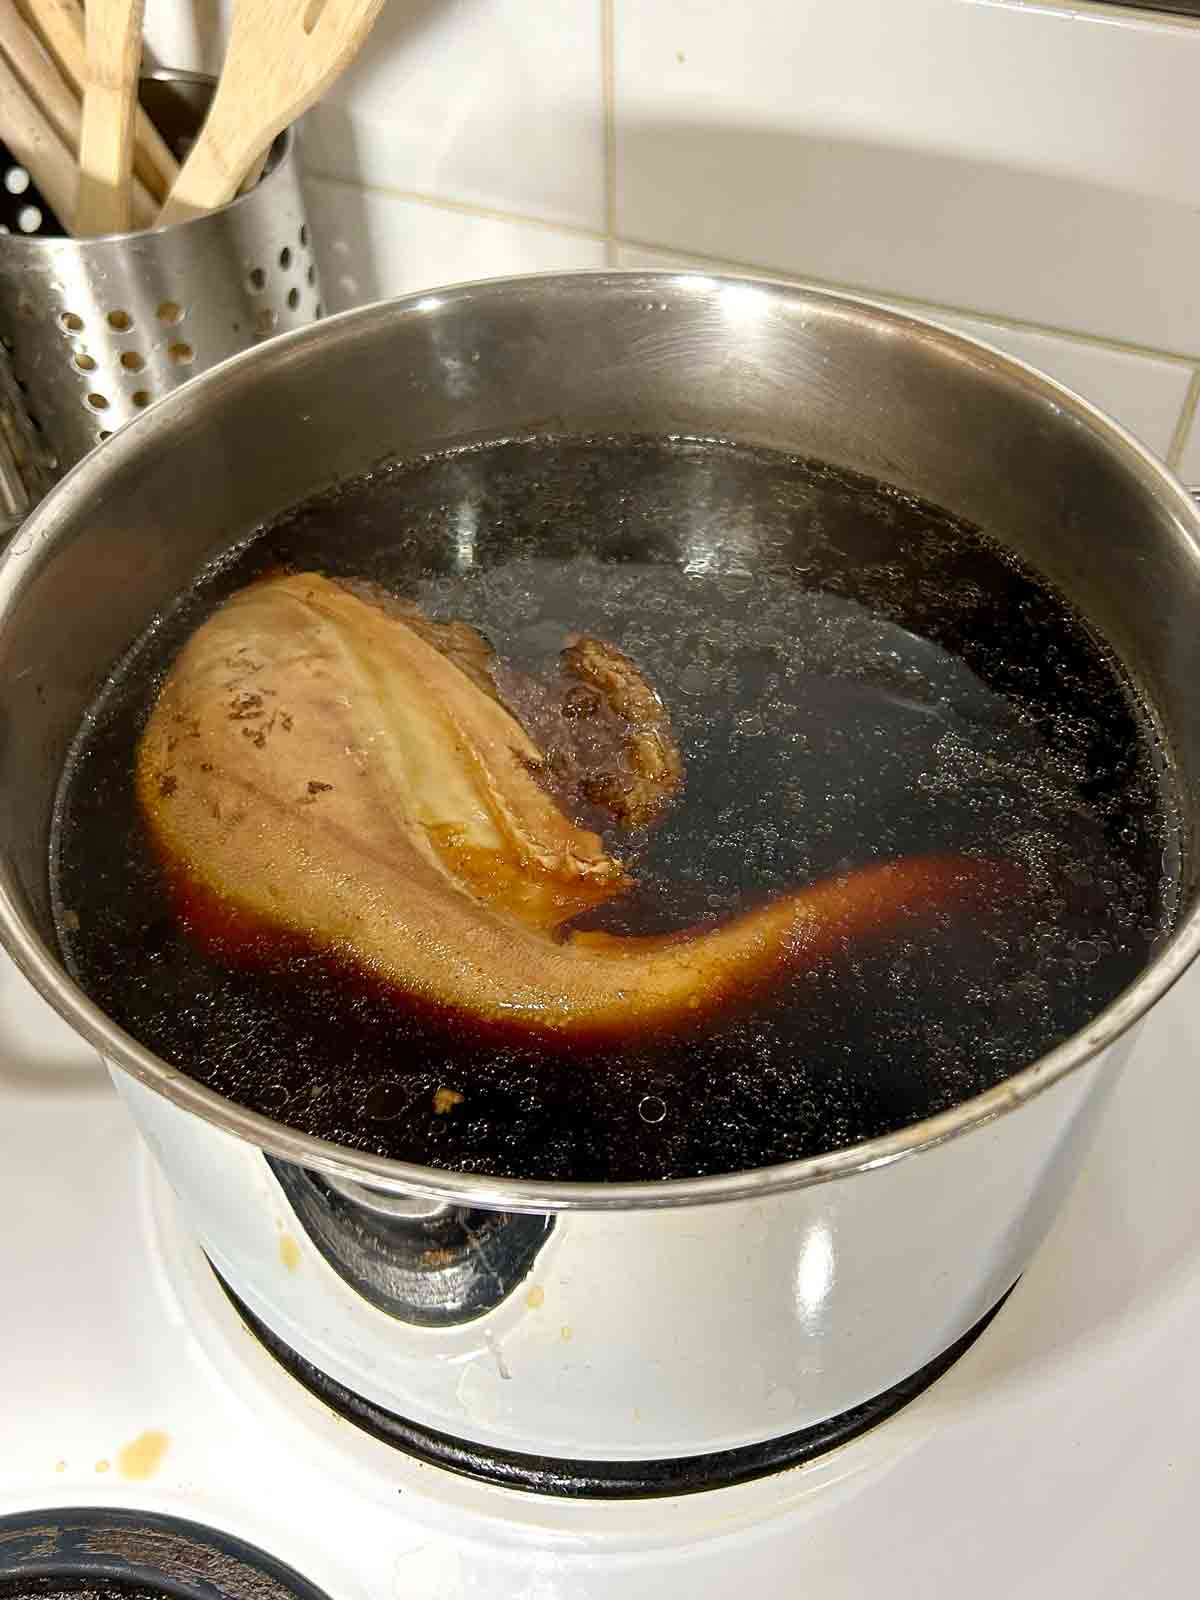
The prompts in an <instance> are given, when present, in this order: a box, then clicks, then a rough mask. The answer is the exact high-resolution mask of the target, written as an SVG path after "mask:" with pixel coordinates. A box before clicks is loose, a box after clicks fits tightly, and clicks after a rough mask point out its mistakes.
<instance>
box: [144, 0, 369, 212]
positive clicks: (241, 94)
mask: <svg viewBox="0 0 1200 1600" xmlns="http://www.w3.org/2000/svg"><path fill="white" fill-rule="evenodd" d="M382 4H383V0H237V4H236V5H235V6H234V9H233V22H232V26H231V29H230V35H229V44H228V46H227V48H226V52H225V64H224V67H223V68H222V70H221V78H220V82H219V83H218V85H217V92H216V94H215V95H214V96H213V103H212V106H211V108H210V110H209V113H208V118H207V120H206V121H205V124H204V128H203V129H202V131H201V134H200V137H199V138H198V139H197V141H196V144H195V146H194V148H193V149H192V152H191V154H190V155H189V156H188V158H187V160H186V162H185V163H184V166H183V170H182V171H181V172H180V174H179V177H178V178H177V179H176V181H175V183H174V184H173V185H172V188H171V192H170V194H169V195H168V196H167V202H166V204H165V205H164V206H163V209H162V213H161V215H160V216H159V222H160V224H161V223H167V222H182V221H184V220H185V219H186V218H187V217H195V216H199V215H201V214H202V213H203V212H205V211H212V210H213V209H215V207H217V206H222V205H224V204H225V203H226V201H228V200H232V199H233V197H234V195H235V194H236V193H237V192H238V189H239V187H240V186H241V184H242V182H243V180H244V179H245V177H246V175H247V173H248V172H249V171H250V169H251V167H252V166H253V164H254V162H255V161H256V160H257V159H258V158H259V156H261V154H262V152H263V151H264V150H266V149H267V148H268V147H269V146H270V143H271V141H272V139H274V138H275V136H276V135H277V134H278V133H279V131H280V130H281V129H282V128H286V127H287V126H288V125H289V123H292V122H294V121H295V120H296V119H297V118H298V117H300V116H302V115H303V113H304V112H305V111H307V110H308V108H309V106H311V105H312V104H313V102H314V101H315V100H317V99H318V98H319V97H320V96H321V95H322V94H323V93H324V91H325V90H326V89H327V88H328V86H329V85H330V84H331V83H332V82H333V80H334V79H335V78H336V77H337V76H338V74H339V73H340V72H341V71H342V69H343V68H344V67H345V66H346V65H347V64H348V63H349V62H350V60H351V59H352V58H353V56H354V55H355V54H356V53H357V51H358V49H359V46H360V45H361V44H362V42H363V40H364V39H365V38H366V36H367V34H368V33H369V32H370V31H371V25H372V23H373V22H374V21H375V18H376V16H377V15H378V14H379V10H380V8H381V6H382Z"/></svg>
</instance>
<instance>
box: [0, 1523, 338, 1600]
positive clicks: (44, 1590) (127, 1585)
mask: <svg viewBox="0 0 1200 1600" xmlns="http://www.w3.org/2000/svg"><path fill="white" fill-rule="evenodd" d="M0 1600H327V1596H326V1595H324V1594H323V1593H322V1591H321V1590H320V1589H317V1588H315V1587H314V1585H313V1584H311V1583H309V1582H308V1580H307V1579H306V1578H302V1577H301V1576H300V1574H299V1573H298V1572H296V1571H294V1570H293V1569H292V1568H291V1567H289V1566H285V1565H284V1563H283V1562H282V1561H277V1560H276V1559H275V1557H274V1556H270V1555H268V1554H267V1553H266V1551H265V1550H259V1549H258V1548H257V1547H256V1546H254V1545H251V1544H247V1543H246V1542H245V1541H244V1540H242V1539H238V1538H236V1537H235V1536H234V1535H233V1534H229V1533H222V1532H221V1531H219V1530H218V1529H216V1528H208V1527H204V1526H202V1525H201V1524H200V1523H198V1522H187V1521H184V1520H183V1518H181V1517H165V1516H160V1515H158V1514H157V1513H153V1512H146V1511H120V1510H107V1509H102V1508H97V1507H90V1506H85V1507H79V1508H75V1509H71V1510H65V1511H64V1510H57V1509H56V1510H52V1511H25V1512H22V1513H20V1514H19V1515H17V1516H9V1517H0Z"/></svg>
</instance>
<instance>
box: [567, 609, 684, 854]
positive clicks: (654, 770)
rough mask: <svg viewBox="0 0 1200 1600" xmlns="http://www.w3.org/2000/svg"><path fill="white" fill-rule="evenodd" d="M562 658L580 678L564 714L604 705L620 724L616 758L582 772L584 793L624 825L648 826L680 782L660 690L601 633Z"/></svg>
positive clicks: (594, 711)
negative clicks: (591, 769)
mask: <svg viewBox="0 0 1200 1600" xmlns="http://www.w3.org/2000/svg"><path fill="white" fill-rule="evenodd" d="M561 661H562V665H563V668H564V670H565V671H566V672H567V673H569V674H570V675H571V676H572V677H575V678H577V679H578V680H579V683H578V684H577V685H576V686H575V687H574V688H571V689H569V690H568V691H567V693H566V695H565V696H564V697H563V705H562V709H563V714H564V715H565V716H566V717H567V718H568V719H569V720H570V721H572V722H574V723H576V724H579V723H583V722H588V723H590V722H591V721H592V720H593V719H594V718H596V717H597V716H599V715H600V714H601V713H602V712H604V711H607V712H608V713H609V715H610V716H611V717H614V718H617V719H618V720H619V722H620V725H621V731H620V750H619V759H617V760H610V761H609V762H607V763H606V764H602V765H600V766H599V767H598V768H597V769H596V770H594V771H591V772H585V773H584V774H583V776H582V780H581V787H582V790H583V793H584V795H585V796H586V797H587V799H588V800H590V801H591V803H592V804H593V805H598V806H603V808H604V809H605V810H606V811H608V812H609V813H611V815H612V816H613V817H615V818H616V820H617V821H618V822H620V823H622V824H623V825H624V826H625V827H628V828H645V827H648V826H649V825H650V824H651V823H652V822H656V821H657V820H658V818H659V817H660V816H661V815H662V812H663V810H664V809H665V808H666V806H667V804H668V803H669V801H670V799H671V797H672V795H674V794H677V793H678V791H679V789H680V786H681V785H682V783H683V758H682V756H681V755H680V754H679V746H678V745H677V744H676V743H675V736H674V734H673V733H672V732H671V724H670V722H669V720H668V718H667V713H666V710H665V708H664V706H663V703H662V701H661V699H660V698H659V696H658V692H657V691H656V690H655V689H653V688H652V687H651V685H650V684H648V683H647V682H646V680H645V678H643V677H642V675H641V673H640V672H639V671H638V669H637V668H636V667H635V666H634V664H633V662H632V661H630V659H629V657H628V656H626V655H623V654H622V652H621V651H620V650H618V649H617V648H616V646H615V645H611V644H605V642H604V641H603V640H602V639H593V638H590V637H585V638H582V639H576V640H575V641H574V643H572V644H570V645H568V646H567V648H566V649H565V650H564V651H563V652H562V656H561Z"/></svg>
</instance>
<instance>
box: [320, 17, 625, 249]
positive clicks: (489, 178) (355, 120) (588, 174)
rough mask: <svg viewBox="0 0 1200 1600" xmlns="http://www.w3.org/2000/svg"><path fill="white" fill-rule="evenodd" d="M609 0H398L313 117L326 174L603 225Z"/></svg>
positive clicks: (580, 224) (581, 224) (574, 222)
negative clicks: (604, 18) (604, 20)
mask: <svg viewBox="0 0 1200 1600" xmlns="http://www.w3.org/2000/svg"><path fill="white" fill-rule="evenodd" d="M601 39H602V30H601V5H600V0H389V4H388V5H387V6H386V7H385V8H384V10H383V11H382V13H381V14H380V17H379V20H378V22H377V23H376V24H375V28H374V31H373V33H372V35H371V38H370V41H369V42H368V45H367V48H366V49H365V51H364V52H363V54H362V55H361V56H360V57H359V59H358V60H357V61H356V62H355V63H354V64H353V65H352V66H351V68H350V69H349V71H348V72H346V74H345V75H344V76H343V77H342V78H341V79H340V80H339V81H338V83H337V84H336V85H335V86H334V88H333V90H332V91H331V92H330V93H329V94H328V95H327V96H326V97H325V99H324V101H323V102H322V103H321V104H320V106H318V107H317V109H316V110H315V111H314V112H312V113H311V114H310V116H309V118H308V120H307V123H306V127H305V159H306V161H307V163H308V166H309V168H310V170H312V171H314V172H318V173H321V174H322V175H323V176H326V177H334V178H343V179H346V180H349V181H351V182H359V183H365V184H371V185H376V186H378V187H380V188H386V189H392V190H401V191H407V192H409V193H415V194H425V195H433V196H437V197H438V198H441V199H449V200H455V201H460V202H463V203H466V204H470V205H475V206H482V207H486V208H490V209H492V210H499V211H508V212H520V213H522V214H524V215H526V216H530V217H540V218H544V219H546V220H549V221H552V222H558V223H566V224H568V225H571V226H575V227H580V228H594V229H602V228H603V227H604V215H605V210H604V207H605V200H604V195H605V189H604V98H603V62H602V52H601Z"/></svg>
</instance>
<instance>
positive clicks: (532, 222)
mask: <svg viewBox="0 0 1200 1600" xmlns="http://www.w3.org/2000/svg"><path fill="white" fill-rule="evenodd" d="M304 176H305V177H306V178H309V179H311V180H312V181H313V182H314V183H328V184H332V185H334V186H336V187H337V188H339V189H353V190H354V191H355V192H356V193H360V194H378V195H382V196H383V197H384V198H385V199H387V200H402V201H405V202H406V203H408V204H410V205H418V206H429V207H431V209H432V210H434V211H452V212H454V213H455V215H456V216H464V217H479V218H481V219H482V220H483V221H484V222H509V223H516V224H519V225H520V226H521V227H523V228H543V229H545V230H546V231H547V232H550V233H565V234H568V235H569V236H570V237H571V238H572V239H591V240H592V241H593V242H594V243H596V244H604V243H606V241H607V237H608V236H607V235H606V234H605V233H604V231H603V230H602V229H600V228H585V227H584V226H583V225H582V224H581V223H578V222H558V221H556V220H555V219H554V218H552V217H534V216H530V215H529V213H528V212H524V211H503V210H501V209H500V208H499V207H498V206H481V205H476V203H475V202H474V201H473V200H454V199H452V198H451V197H450V196H449V195H436V194H424V193H423V192H422V191H421V190H419V189H396V188H393V187H392V186H391V185H390V184H384V183H361V182H360V181H359V180H358V179H355V178H342V177H339V176H338V174H337V173H335V172H321V171H320V170H319V168H316V167H309V168H308V169H307V170H306V171H305V174H304Z"/></svg>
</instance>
